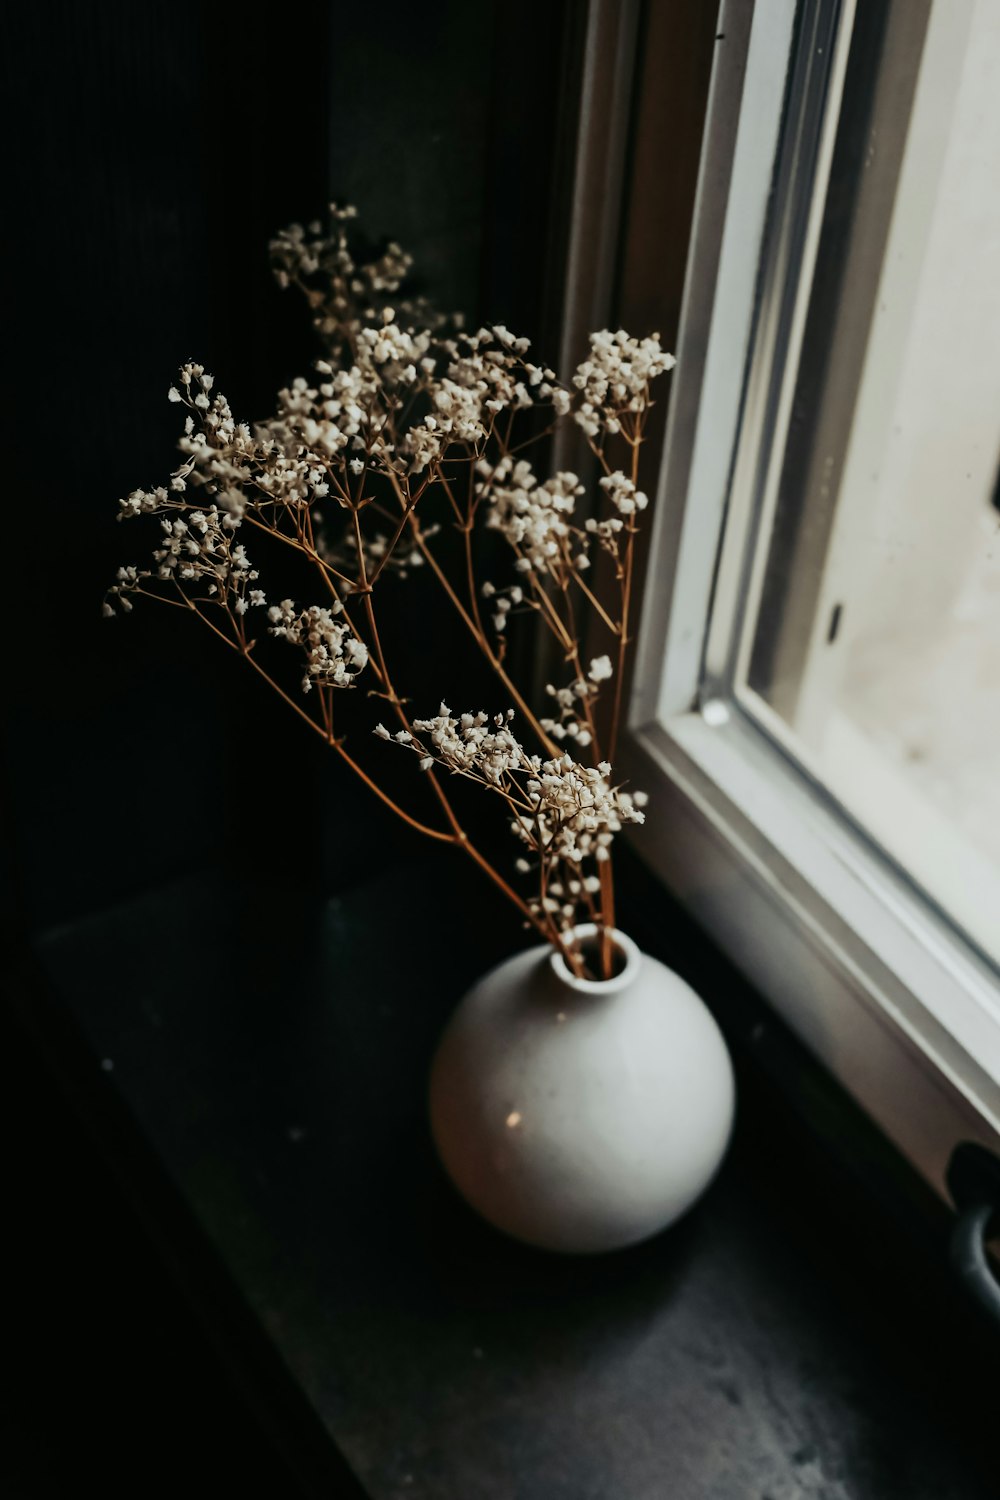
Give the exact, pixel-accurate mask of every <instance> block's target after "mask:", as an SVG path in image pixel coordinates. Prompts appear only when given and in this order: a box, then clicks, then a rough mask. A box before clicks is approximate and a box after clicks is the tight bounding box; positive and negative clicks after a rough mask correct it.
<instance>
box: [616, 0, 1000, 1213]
mask: <svg viewBox="0 0 1000 1500" xmlns="http://www.w3.org/2000/svg"><path fill="white" fill-rule="evenodd" d="M719 32H720V34H721V36H722V37H723V38H724V45H721V46H720V47H719V48H718V51H717V55H716V62H715V69H714V73H713V79H712V85H711V94H710V101H709V112H708V121H707V125H706V132H705V138H704V143H703V153H702V162H701V175H700V185H699V194H698V206H697V210H696V222H695V228H694V234H693V239H692V246H691V253H690V258H689V271H688V277H687V283H686V289H685V303H684V313H683V321H682V329H681V340H680V347H679V350H678V354H679V363H678V370H677V372H676V376H675V380H676V383H675V388H674V391H673V395H672V400H671V410H670V418H669V424H668V431H667V437H666V442H665V447H664V456H663V463H662V469H661V475H660V488H659V495H658V505H657V519H656V528H655V533H654V537H653V541H652V546H651V562H650V574H649V576H650V579H651V580H655V586H654V585H653V584H651V585H650V586H648V587H647V590H646V601H645V614H644V619H643V623H642V627H641V635H640V647H639V654H638V659H637V667H636V673H635V680H634V684H633V692H632V700H631V726H630V731H629V753H630V755H631V758H632V762H633V765H632V771H633V774H634V776H635V777H636V779H637V780H639V779H643V784H646V785H653V784H654V782H655V784H657V785H658V787H659V789H660V791H661V793H662V795H660V796H658V797H657V798H656V799H654V801H655V805H656V809H657V811H656V812H655V813H654V816H653V818H652V819H651V821H652V822H653V824H654V828H653V835H652V837H651V838H650V839H648V840H647V841H645V851H644V852H645V854H646V856H647V857H652V858H653V860H654V862H655V863H656V865H657V867H658V869H659V871H660V873H661V874H662V875H663V877H664V878H665V879H666V880H667V882H668V884H669V885H670V886H671V887H672V888H673V889H674V890H675V891H676V892H678V893H679V894H680V895H681V896H682V898H683V899H684V900H685V901H686V903H687V904H688V905H689V906H690V907H691V908H692V909H693V910H694V912H695V913H696V915H698V916H699V917H700V918H701V920H702V921H703V922H704V923H705V925H706V926H707V927H708V928H709V930H710V931H712V932H713V934H714V935H715V936H716V937H717V938H718V939H719V940H720V941H721V942H722V944H723V946H724V947H725V948H726V949H727V950H728V951H729V952H730V953H731V954H732V955H733V957H734V958H736V959H737V961H739V962H740V963H741V964H742V965H743V967H744V968H745V969H746V970H747V972H748V973H749V975H750V976H751V977H752V978H753V979H754V980H755V981H756V982H757V983H758V984H759V985H760V986H761V988H762V989H763V990H764V991H765V993H767V994H769V995H770V996H771V998H772V999H773V1001H774V1003H775V1005H776V1006H777V1007H778V1008H779V1010H780V1011H781V1012H782V1013H783V1014H784V1015H785V1017H786V1018H787V1019H788V1020H789V1021H790V1023H791V1024H792V1025H793V1027H794V1028H795V1029H796V1030H797V1031H798V1032H799V1033H800V1035H802V1036H803V1037H804V1039H805V1040H806V1041H807V1042H808V1043H809V1044H810V1045H811V1046H812V1047H813V1049H814V1050H815V1051H816V1052H817V1053H818V1054H819V1055H820V1056H821V1057H822V1058H823V1059H824V1061H825V1062H826V1063H827V1064H828V1066H829V1067H830V1068H831V1069H832V1070H833V1072H834V1073H835V1074H836V1075H837V1076H838V1077H839V1078H840V1079H841V1080H842V1081H843V1082H844V1083H845V1085H846V1086H847V1087H848V1088H849V1089H850V1090H851V1091H852V1092H853V1093H854V1094H855V1095H856V1097H857V1098H858V1099H859V1100H860V1101H861V1103H862V1104H863V1105H864V1106H865V1107H866V1108H867V1109H868V1111H869V1113H871V1114H872V1115H873V1116H874V1117H875V1119H876V1120H877V1121H878V1122H879V1123H880V1124H881V1125H882V1126H883V1128H884V1129H885V1130H886V1131H887V1132H888V1133H889V1134H890V1135H891V1136H892V1137H893V1139H894V1140H895V1141H896V1142H897V1144H898V1145H899V1146H900V1147H901V1148H902V1149H903V1150H904V1152H905V1153H906V1154H907V1155H908V1156H909V1157H910V1159H911V1160H912V1161H913V1162H914V1163H915V1164H916V1165H917V1166H918V1167H919V1168H920V1169H921V1170H922V1171H923V1172H924V1173H925V1174H926V1175H927V1176H928V1177H929V1178H930V1179H931V1180H932V1181H934V1182H936V1183H937V1184H940V1183H941V1182H942V1180H943V1173H944V1168H945V1166H946V1163H947V1160H948V1157H949V1155H950V1152H951V1150H952V1148H953V1147H954V1145H955V1144H956V1142H957V1141H958V1140H960V1139H978V1140H981V1141H983V1142H984V1143H986V1144H993V1145H996V1143H997V1140H998V1137H1000V977H998V974H997V970H996V967H995V964H996V961H997V960H998V959H1000V920H998V918H997V916H996V915H995V914H996V913H998V912H1000V900H998V897H1000V536H998V535H997V528H998V522H1000V516H998V514H997V511H996V509H995V495H996V489H997V462H998V453H1000V415H998V414H1000V290H998V288H1000V278H998V276H997V270H998V268H1000V208H998V206H997V205H998V201H1000V200H998V198H997V195H996V193H995V190H994V188H993V184H994V182H995V180H996V178H997V175H998V172H1000V13H998V11H997V8H996V7H995V6H994V5H992V4H990V3H989V0H886V3H872V4H868V5H856V4H851V3H848V0H843V3H836V0H800V3H799V4H795V3H794V0H766V3H758V4H757V5H756V6H752V5H751V4H750V3H749V0H743V3H732V0H730V3H727V4H725V5H724V6H723V8H722V12H721V19H720V24H719ZM651 850H652V855H651V854H650V851H651Z"/></svg>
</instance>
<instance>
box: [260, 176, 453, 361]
mask: <svg viewBox="0 0 1000 1500" xmlns="http://www.w3.org/2000/svg"><path fill="white" fill-rule="evenodd" d="M357 216H358V215H357V209H356V208H354V207H353V206H351V205H350V204H348V205H346V206H344V207H338V206H337V205H336V204H335V203H334V204H331V205H330V228H329V231H327V230H326V229H324V226H323V224H322V223H321V222H320V221H319V220H318V219H316V220H314V221H313V222H312V223H311V224H309V225H307V226H305V227H303V225H301V224H291V225H289V227H288V228H287V229H285V230H282V231H281V232H280V233H279V234H277V235H276V236H275V237H274V239H273V240H272V241H271V245H270V250H271V264H272V267H273V269H274V275H275V279H276V280H277V282H278V285H279V286H281V287H288V286H290V285H292V283H295V284H296V285H297V286H300V287H301V288H302V289H303V291H304V292H305V294H306V297H307V299H308V301H309V304H310V306H311V307H312V309H313V313H314V321H315V325H316V328H317V329H318V330H319V332H320V334H321V335H322V336H323V337H324V339H325V340H326V341H327V342H328V343H329V344H330V345H331V346H340V345H342V344H345V343H348V344H349V343H352V342H353V340H354V338H355V336H356V334H357V333H358V331H359V329H360V328H362V327H363V326H364V323H365V322H366V321H370V320H371V319H373V318H374V317H375V316H376V308H377V305H378V304H379V303H380V302H382V301H384V300H385V298H386V296H392V295H394V294H395V293H396V292H398V291H399V289H400V287H401V286H402V284H403V282H404V281H405V279H406V277H407V276H408V274H409V272H410V268H411V266H412V264H413V260H412V257H411V256H409V255H407V253H406V251H405V250H403V249H402V248H401V247H400V246H399V245H397V244H396V243H395V241H390V243H389V244H388V245H387V246H386V247H385V249H384V250H383V251H382V252H381V253H379V254H374V255H371V256H370V257H368V258H365V257H364V255H363V254H362V252H360V251H359V250H358V248H357V237H356V236H355V235H352V234H351V232H350V231H349V230H348V225H350V224H352V221H354V220H356V219H357ZM399 306H400V310H401V311H402V312H403V313H404V315H412V316H413V317H414V321H415V322H419V323H422V324H423V325H424V326H426V327H433V326H434V325H435V323H436V322H438V321H440V320H438V319H437V318H436V317H435V315H434V313H433V311H432V310H431V309H430V308H429V307H428V306H427V305H426V304H425V303H423V302H419V301H406V300H401V301H400V303H399Z"/></svg>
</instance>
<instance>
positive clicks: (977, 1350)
mask: <svg viewBox="0 0 1000 1500" xmlns="http://www.w3.org/2000/svg"><path fill="white" fill-rule="evenodd" d="M464 874H465V872H464V871H461V872H458V873H456V871H455V869H454V866H452V865H451V864H445V865H441V866H436V865H434V864H430V863H427V862H424V863H415V864H413V865H401V866H397V867H396V868H395V869H394V870H393V871H390V872H388V873H386V874H385V875H384V876H381V877H379V878H378V879H377V880H376V881H374V882H370V883H368V884H367V885H365V886H364V887H361V888H358V889H356V890H354V891H351V892H349V893H347V894H344V895H341V896H340V897H338V898H335V899H334V900H332V901H329V902H326V903H319V902H316V901H310V900H309V899H308V898H306V897H304V896H303V894H302V893H301V892H295V891H291V890H288V891H284V892H281V893H279V894H277V895H275V894H274V893H273V892H271V893H266V892H265V886H266V882H265V881H264V880H260V881H259V882H258V883H257V884H256V886H255V887H254V888H251V887H250V886H249V885H248V886H246V887H245V888H238V887H237V886H236V885H234V884H233V883H232V881H231V880H227V879H225V878H223V877H222V876H219V875H216V874H211V873H209V874H206V875H204V876H201V877H197V878H194V879H187V880H184V881H182V882H179V883H176V884H173V885H170V886H167V887H164V888H162V889H160V890H157V891H154V892H151V893H147V894H144V895H141V896H139V897H137V898H136V899H135V900H133V901H132V902H130V903H128V904H126V905H122V906H119V907H118V908H116V909H115V910H114V911H111V912H106V913H104V914H102V915H98V916H89V917H87V918H86V919H85V920H82V921H80V922H78V923H73V924H69V925H66V926H63V927H60V928H59V929H58V930H51V931H48V932H46V933H44V934H43V935H42V936H41V937H40V938H39V940H38V942H37V944H36V956H37V959H38V961H39V964H40V967H41V970H42V972H43V974H44V978H45V983H46V985H47V989H48V994H47V997H46V996H43V997H40V998H39V997H36V998H35V999H34V1000H32V1001H31V1014H30V1017H27V1010H26V1018H27V1024H28V1025H29V1026H30V1028H31V1029H32V1030H33V1031H34V1032H35V1035H36V1037H37V1038H38V1039H39V1040H41V1041H42V1043H43V1044H44V1046H45V1047H46V1049H47V1050H48V1051H49V1052H51V1053H52V1054H53V1055H55V1054H56V1053H60V1054H61V1056H62V1064H61V1066H63V1067H64V1072H65V1076H66V1078H67V1080H68V1085H69V1087H70V1088H71V1090H72V1091H74V1093H75V1095H76V1097H77V1098H78V1100H79V1102H80V1107H81V1109H82V1110H83V1111H84V1113H85V1114H89V1115H90V1117H91V1118H92V1120H93V1121H96V1122H97V1128H98V1130H99V1132H100V1133H101V1135H102V1140H103V1142H104V1146H105V1149H106V1150H107V1151H108V1152H109V1153H111V1154H112V1155H116V1154H117V1157H118V1169H119V1170H120V1172H121V1174H122V1176H123V1178H124V1180H125V1182H126V1186H127V1187H128V1190H129V1191H130V1192H131V1193H133V1194H134V1195H136V1196H137V1198H138V1199H139V1200H141V1201H146V1202H147V1206H149V1205H151V1206H149V1211H148V1213H147V1214H146V1217H147V1222H148V1223H149V1225H150V1227H151V1232H152V1233H153V1234H154V1236H155V1237H156V1239H157V1240H158V1242H159V1245H160V1248H161V1249H162V1251H163V1253H164V1254H165V1256H166V1258H167V1260H168V1261H169V1262H170V1263H171V1264H172V1266H173V1267H174V1269H175V1270H176V1271H177V1274H178V1276H179V1277H180V1279H181V1280H182V1281H183V1282H185V1284H186V1285H188V1287H189V1288H194V1291H193V1295H194V1298H195V1301H196V1302H198V1303H199V1304H200V1307H201V1311H202V1312H203V1314H204V1316H205V1318H206V1319H207V1321H208V1323H209V1324H210V1325H211V1331H212V1334H213V1337H214V1338H215V1339H216V1341H217V1342H219V1343H221V1344H222V1345H223V1346H224V1347H226V1346H228V1351H229V1356H230V1361H231V1364H232V1365H233V1367H234V1369H236V1368H237V1367H239V1366H240V1365H241V1364H242V1366H243V1368H242V1369H241V1370H237V1375H238V1378H241V1379H243V1380H244V1381H245V1382H246V1383H247V1384H248V1385H251V1386H252V1387H253V1390H252V1392H251V1395H252V1399H253V1400H254V1401H255V1402H257V1403H258V1405H259V1407H260V1409H261V1410H262V1411H264V1412H265V1413H269V1419H270V1420H271V1421H272V1422H273V1424H274V1426H275V1427H276V1429H280V1434H279V1436H281V1437H282V1439H283V1441H284V1442H285V1445H286V1447H287V1448H288V1449H289V1450H290V1451H291V1450H297V1453H298V1458H299V1459H300V1460H301V1459H302V1453H303V1451H304V1450H305V1449H306V1448H310V1447H311V1448H312V1449H313V1450H315V1452H318V1451H319V1450H321V1449H322V1447H323V1445H324V1444H328V1445H329V1448H330V1453H331V1455H334V1454H336V1455H342V1458H343V1459H344V1460H346V1463H347V1465H349V1467H350V1470H352V1471H353V1474H354V1475H356V1476H357V1480H358V1482H359V1486H360V1487H359V1488H358V1489H357V1493H364V1494H368V1495H370V1496H372V1497H375V1500H398V1497H413V1500H798V1497H806V1496H808V1497H813V1496H815V1497H823V1500H892V1497H896V1496H899V1497H905V1500H948V1497H956V1500H959V1497H961V1500H965V1497H970V1500H971V1497H977V1500H978V1497H980V1496H981V1497H984V1500H985V1497H988V1496H992V1497H995V1496H996V1495H997V1494H1000V1477H998V1476H997V1474H996V1473H995V1472H991V1468H990V1458H991V1455H990V1453H989V1450H988V1441H987V1436H988V1431H989V1428H988V1425H987V1416H986V1414H987V1413H988V1411H989V1410H990V1408H991V1405H992V1401H991V1398H990V1395H989V1391H988V1389H986V1388H985V1387H984V1386H982V1385H981V1384H978V1383H977V1380H976V1377H975V1374H974V1373H973V1372H971V1371H970V1368H969V1366H970V1362H971V1361H973V1360H974V1358H975V1356H976V1355H977V1354H981V1353H982V1352H983V1349H984V1348H987V1349H988V1339H989V1335H988V1334H987V1333H986V1332H985V1331H983V1330H980V1328H979V1326H978V1324H977V1323H976V1320H975V1316H974V1314H973V1313H972V1312H971V1310H970V1309H968V1308H967V1307H966V1305H965V1303H964V1302H963V1300H962V1298H961V1296H960V1294H959V1293H958V1292H957V1290H955V1289H953V1288H952V1287H951V1285H950V1284H949V1282H948V1279H947V1273H946V1270H945V1262H944V1253H943V1248H942V1250H941V1254H940V1256H938V1255H937V1250H936V1245H935V1241H934V1239H933V1236H932V1235H931V1236H928V1237H927V1239H926V1242H925V1241H923V1240H920V1238H919V1236H918V1237H917V1242H916V1243H914V1242H912V1241H911V1238H910V1236H909V1232H908V1220H907V1218H906V1216H905V1214H898V1213H896V1212H895V1211H894V1209H893V1207H892V1204H891V1203H882V1202H880V1201H878V1199H877V1198H876V1197H875V1196H873V1195H872V1193H871V1192H870V1191H869V1190H867V1189H866V1188H865V1187H864V1186H863V1185H861V1184H860V1183H859V1181H857V1180H855V1179H854V1178H853V1177H852V1176H851V1175H850V1174H848V1173H845V1172H844V1171H843V1170H842V1169H841V1168H840V1167H839V1166H838V1164H837V1163H836V1162H835V1160H834V1159H833V1158H832V1156H831V1155H830V1153H829V1152H827V1151H826V1150H825V1149H823V1148H822V1147H821V1145H820V1144H818V1141H817V1138H816V1137H814V1136H812V1135H811V1134H810V1133H809V1132H808V1131H806V1130H804V1129H803V1128H802V1126H801V1123H800V1121H799V1118H798V1116H797V1115H796V1114H795V1113H794V1111H792V1110H790V1109H789V1108H788V1107H787V1106H786V1104H785V1103H784V1101H783V1099H782V1098H781V1097H780V1096H779V1095H777V1094H776V1093H775V1092H774V1090H773V1089H772V1088H771V1087H770V1085H769V1084H768V1082H767V1080H766V1077H765V1076H764V1074H763V1072H762V1070H761V1069H760V1068H759V1067H758V1065H757V1064H756V1063H755V1061H754V1060H753V1059H752V1058H748V1057H746V1056H743V1055H742V1054H741V1052H740V1049H739V1047H738V1048H737V1051H738V1058H737V1061H738V1071H739V1074H740V1085H741V1096H740V1116H739V1121H738V1127H737V1134H736V1139H735V1143H734V1147H733V1149H732V1151H731V1153H730V1156H729V1158H728V1159H727V1162H726V1164H725V1166H724V1168H723V1171H722V1173H721V1174H720V1176H719V1178H718V1180H717V1181H716V1183H715V1184H714V1185H713V1187H712V1188H711V1190H710V1192H709V1193H708V1195H707V1197H706V1198H705V1199H704V1200H703V1202H702V1203H701V1204H700V1205H699V1207H698V1208H697V1209H696V1210H695V1211H694V1212H692V1213H691V1214H690V1215H689V1216H688V1218H687V1219H686V1220H685V1221H683V1222H682V1223H681V1224H680V1225H678V1226H677V1227H676V1228H675V1229H674V1230H672V1231H670V1232H668V1233H667V1234H665V1235H663V1236H661V1237H660V1238H658V1239H657V1240H655V1241H653V1242H651V1243H650V1244H648V1245H646V1246H643V1247H641V1248H639V1249H637V1250H634V1251H630V1252H627V1253H624V1254H620V1255H616V1256H611V1257H606V1258H601V1259H594V1260H563V1259H558V1258H555V1257H548V1256H544V1255H538V1254H534V1253H532V1252H530V1251H527V1250H523V1249H520V1248H519V1247H517V1246H516V1245H513V1244H510V1243H508V1242H506V1241H504V1240H503V1239H501V1238H500V1237H499V1236H497V1235H495V1234H494V1233H493V1232H492V1231H490V1230H489V1229H487V1228H485V1227H484V1226H482V1225H481V1224H479V1223H478V1222H477V1221H476V1220H475V1219H474V1218H473V1217H472V1216H471V1215H470V1214H469V1213H468V1212H467V1211H466V1210H465V1208H464V1207H463V1206H462V1205H461V1204H460V1203H459V1202H458V1201H457V1200H456V1199H455V1198H454V1196H453V1195H452V1193H451V1190H450V1189H449V1187H448V1185H447V1183H446V1182H445V1181H444V1180H443V1178H442V1176H441V1174H440V1171H439V1169H438V1167H437V1165H436V1163H435V1161H434V1159H433V1156H432V1153H431V1150H430V1146H429V1142H428V1138H427V1133H426V1127H425V1123H424V1086H425V1078H426V1069H427V1062H428V1059H429V1057H430V1054H431V1051H432V1048H433V1045H434V1042H435V1039H436V1036H437V1034H438V1031H439V1029H440V1027H441V1025H442V1024H443V1021H444V1019H445V1017H446V1016H447V1014H448V1012H449V1010H450V1009H451V1007H452V1005H453V1004H454V1002H455V1000H456V999H457V997H458V996H459V995H460V994H461V992H462V990H463V989H464V988H465V987H466V985H467V984H468V983H469V982H470V981H471V980H472V979H473V978H474V977H475V975H476V974H477V973H479V972H481V971H482V970H483V969H484V968H485V967H487V966H488V965H489V964H490V963H493V962H495V961H496V960H497V959H498V958H499V957H501V956H502V955H503V953H504V952H505V951H506V950H507V949H508V948H509V946H510V944H511V941H512V940H513V941H516V940H517V933H516V930H514V931H513V932H512V930H511V928H510V927H509V926H506V925H502V919H498V918H497V914H496V911H495V907H494V906H493V905H492V904H491V903H490V901H489V898H488V896H487V895H485V894H484V893H483V891H482V889H481V888H480V887H479V886H478V885H470V884H469V882H467V881H466V880H465V879H464V878H463V877H464ZM498 923H499V925H498ZM677 966H678V967H679V968H682V971H683V964H682V963H681V962H680V961H678V964H677ZM706 998H708V999H709V1000H711V999H712V997H711V996H710V995H706ZM67 1028H68V1029H67ZM70 1032H72V1033H73V1034H75V1035H76V1036H77V1037H78V1038H79V1045H78V1046H68V1045H64V1043H65V1036H66V1035H68V1034H69V1033H70ZM60 1038H62V1040H60ZM67 1070H68V1071H67ZM71 1075H72V1076H71ZM102 1122H103V1123H102ZM828 1125H829V1122H828ZM156 1174H161V1175H162V1177H163V1181H164V1184H165V1185H166V1186H165V1188H164V1193H163V1197H162V1201H160V1200H157V1201H156V1202H154V1201H153V1200H152V1199H151V1198H150V1197H149V1182H150V1179H151V1176H155V1175H156ZM168 1200H169V1205H168V1208H167V1209H164V1204H167V1203H168ZM213 1278H214V1281H213ZM213 1286H215V1287H216V1288H218V1292H219V1294H218V1295H217V1296H216V1295H214V1294H213V1291H212V1288H213ZM199 1288H200V1292H199ZM993 1347H994V1351H995V1344H994V1346H993ZM251 1348H252V1353H251V1354H249V1355H246V1357H245V1358H244V1355H245V1351H246V1350H247V1349H251ZM994 1358H995V1352H994ZM337 1461H338V1462H339V1461H340V1460H339V1459H338V1460H337ZM331 1462H332V1459H331ZM298 1469H299V1474H300V1480H301V1483H302V1488H303V1492H304V1493H316V1494H319V1493H326V1494H331V1493H337V1491H336V1490H335V1489H333V1488H331V1487H330V1486H331V1480H330V1474H333V1473H334V1471H335V1465H334V1467H332V1468H331V1469H330V1471H329V1474H327V1475H326V1476H325V1478H324V1477H317V1475H318V1474H319V1472H320V1470H322V1469H323V1463H322V1456H321V1455H320V1457H319V1459H318V1460H316V1462H312V1460H310V1461H309V1462H304V1461H302V1462H299V1463H298ZM346 1483H348V1481H346V1480H345V1484H346Z"/></svg>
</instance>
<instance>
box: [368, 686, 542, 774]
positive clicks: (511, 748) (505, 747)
mask: <svg viewBox="0 0 1000 1500" xmlns="http://www.w3.org/2000/svg"><path fill="white" fill-rule="evenodd" d="M513 717H514V710H513V709H512V708H510V709H508V710H507V712H506V713H505V714H494V715H493V717H492V718H491V717H490V716H489V714H484V713H476V714H461V715H459V717H458V718H455V717H453V715H452V714H451V713H450V711H449V709H448V705H447V704H446V703H442V704H441V708H440V711H439V712H438V713H437V714H436V715H435V716H434V718H432V719H414V720H413V728H414V729H415V730H416V731H417V734H416V735H411V734H410V733H409V732H408V731H407V730H405V729H404V730H400V731H399V733H398V734H396V735H395V736H390V734H389V731H388V730H387V729H385V727H384V726H383V725H381V724H379V725H378V726H377V727H376V729H375V733H376V734H377V735H378V736H379V738H380V739H390V738H395V739H396V740H397V741H398V743H399V744H401V745H409V746H410V747H411V749H413V750H415V751H416V752H417V753H418V755H419V756H420V766H421V769H422V770H424V771H429V770H430V768H431V766H432V765H434V764H435V762H437V763H438V764H440V765H442V766H443V767H444V768H445V769H446V770H448V771H452V772H454V773H455V774H457V775H462V776H471V777H472V778H473V779H474V780H476V781H483V782H485V783H486V784H487V785H488V786H492V787H505V786H507V785H508V784H509V782H510V779H511V777H513V776H515V775H516V774H517V773H518V772H520V771H528V770H530V769H531V762H530V760H529V758H528V756H527V754H526V752H525V750H524V748H523V746H522V745H520V744H519V743H518V741H517V739H516V738H515V736H514V735H513V733H512V732H511V729H510V727H509V726H510V721H511V719H513ZM425 737H426V738H425Z"/></svg>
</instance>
